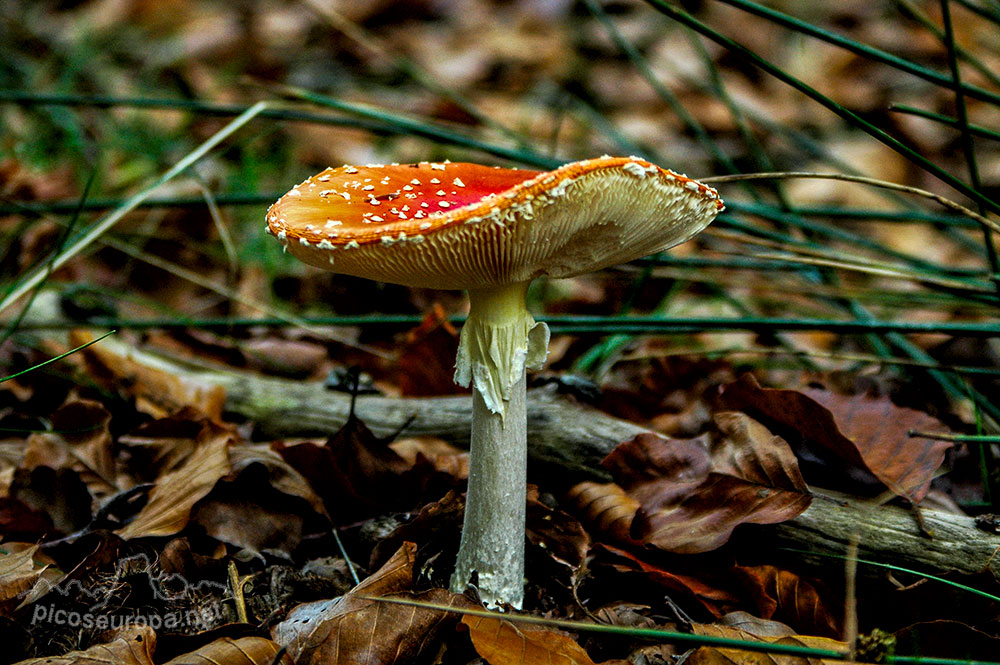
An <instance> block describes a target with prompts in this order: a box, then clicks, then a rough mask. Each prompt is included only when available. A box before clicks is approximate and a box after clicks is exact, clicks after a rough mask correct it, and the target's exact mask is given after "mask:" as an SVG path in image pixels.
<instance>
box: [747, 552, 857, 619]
mask: <svg viewBox="0 0 1000 665" xmlns="http://www.w3.org/2000/svg"><path fill="white" fill-rule="evenodd" d="M733 572H734V573H735V574H736V577H737V579H738V580H739V581H740V582H741V583H742V585H743V586H744V587H745V588H746V589H747V591H748V592H749V593H750V597H751V599H752V600H753V602H754V603H755V605H756V607H757V613H758V614H759V615H760V616H761V617H762V618H764V619H775V620H777V621H781V622H782V623H786V624H789V625H790V626H794V627H795V628H796V629H797V630H799V631H804V632H807V633H818V634H822V635H826V636H832V635H840V634H841V630H840V622H839V621H838V620H837V618H836V617H835V616H834V615H833V613H832V612H831V611H830V608H829V607H828V604H827V603H826V602H825V601H824V599H823V598H822V596H821V595H820V592H819V590H818V589H817V588H816V586H815V585H813V584H812V583H811V582H809V581H808V580H806V579H804V578H802V577H800V576H799V575H796V574H795V573H793V572H791V571H788V570H782V569H780V568H777V567H775V566H746V567H744V566H735V567H734V568H733Z"/></svg>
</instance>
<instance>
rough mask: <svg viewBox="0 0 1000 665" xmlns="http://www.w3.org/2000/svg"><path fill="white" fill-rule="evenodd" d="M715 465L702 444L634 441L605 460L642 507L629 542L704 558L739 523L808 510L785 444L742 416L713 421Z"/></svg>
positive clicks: (764, 521) (765, 521)
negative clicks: (699, 554) (718, 434)
mask: <svg viewBox="0 0 1000 665" xmlns="http://www.w3.org/2000/svg"><path fill="white" fill-rule="evenodd" d="M716 424H717V425H718V427H719V430H720V431H721V433H722V434H723V435H724V436H723V438H722V439H721V442H720V443H718V444H717V445H716V446H715V451H716V455H715V459H714V460H713V459H712V458H710V456H709V452H708V451H707V450H706V449H705V446H704V445H703V443H702V442H701V441H700V440H697V439H691V440H667V439H664V438H663V437H660V436H657V435H654V434H640V435H638V436H636V437H635V438H633V439H631V440H630V441H626V442H625V443H623V444H621V445H619V446H618V447H617V448H615V450H613V451H612V452H611V454H609V455H608V457H607V458H606V459H605V460H604V464H605V466H607V467H609V468H610V469H611V471H612V473H613V474H614V476H615V480H616V481H617V482H618V484H619V485H621V486H622V487H624V488H625V491H626V492H627V493H628V494H629V496H631V497H632V498H634V499H636V500H638V501H639V503H640V504H641V505H640V508H639V510H638V511H637V512H636V514H635V517H634V519H633V520H632V528H631V536H632V538H634V539H636V540H639V541H641V542H643V543H646V544H650V545H654V546H656V547H658V548H660V549H662V550H666V551H668V552H676V553H678V554H692V553H697V552H707V551H710V550H713V549H716V548H718V547H720V546H722V545H724V544H725V543H726V541H728V540H729V537H730V536H731V535H732V532H733V529H735V528H736V527H737V526H739V525H740V524H744V523H753V524H774V523H777V522H783V521H785V520H788V519H791V518H793V517H795V516H796V515H798V514H799V513H801V512H802V511H804V510H805V509H806V508H808V507H809V503H810V500H811V498H810V495H809V492H808V488H807V487H806V485H805V482H804V481H803V480H802V477H801V475H800V474H799V471H798V466H797V464H796V460H795V456H794V455H793V454H792V452H791V450H790V449H789V448H788V445H787V444H786V443H785V442H784V441H782V440H781V439H780V438H779V437H775V436H773V435H772V434H771V433H770V432H768V431H767V429H766V428H764V427H763V426H762V425H760V424H759V423H756V422H754V421H753V420H751V419H750V418H748V417H746V416H745V415H743V414H719V415H718V416H717V419H716Z"/></svg>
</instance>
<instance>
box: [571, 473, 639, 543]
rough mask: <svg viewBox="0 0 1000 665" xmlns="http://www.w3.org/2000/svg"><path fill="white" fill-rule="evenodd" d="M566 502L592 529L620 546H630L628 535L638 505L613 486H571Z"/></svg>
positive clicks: (583, 483) (590, 483) (601, 484)
mask: <svg viewBox="0 0 1000 665" xmlns="http://www.w3.org/2000/svg"><path fill="white" fill-rule="evenodd" d="M567 499H568V500H569V502H570V504H572V505H573V507H574V508H576V510H577V512H578V513H580V514H581V515H582V516H583V519H584V520H585V521H586V522H587V524H588V526H589V527H590V528H591V530H593V531H596V532H597V533H599V534H603V535H607V536H610V537H611V538H613V539H614V540H616V541H618V542H622V543H633V542H635V541H634V540H632V537H631V536H630V535H629V533H630V529H631V528H632V518H633V517H635V513H636V511H637V510H639V502H638V501H636V500H635V499H633V498H632V497H630V496H629V495H628V494H626V493H625V490H623V489H622V488H621V487H620V486H618V485H616V484H615V483H595V482H591V481H584V482H582V483H578V484H576V485H574V486H573V487H572V488H571V489H570V490H569V493H568V496H567Z"/></svg>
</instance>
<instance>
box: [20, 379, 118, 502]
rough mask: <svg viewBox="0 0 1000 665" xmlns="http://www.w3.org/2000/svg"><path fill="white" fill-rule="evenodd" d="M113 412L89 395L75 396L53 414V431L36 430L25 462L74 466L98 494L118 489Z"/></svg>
mask: <svg viewBox="0 0 1000 665" xmlns="http://www.w3.org/2000/svg"><path fill="white" fill-rule="evenodd" d="M110 422H111V413H110V412H108V410H107V409H106V408H104V405H102V404H101V403H100V402H95V401H93V400H89V399H78V398H71V399H69V400H68V401H67V402H66V403H65V404H63V405H62V406H60V407H59V408H58V409H57V410H56V411H55V412H54V413H53V414H52V429H53V430H54V431H52V432H43V433H36V434H32V435H31V436H29V437H28V445H27V447H26V449H25V454H24V466H25V467H26V468H29V469H33V468H35V467H36V466H49V467H52V468H53V469H61V468H72V469H74V470H75V471H77V472H78V473H79V474H80V475H81V477H82V478H83V480H84V481H85V482H86V483H87V486H88V487H89V488H90V490H91V493H92V494H94V495H95V496H101V495H102V494H108V493H111V492H114V491H115V490H117V489H118V488H117V486H116V485H115V464H114V459H113V457H112V441H111V431H110V428H109V423H110Z"/></svg>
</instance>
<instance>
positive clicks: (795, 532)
mask: <svg viewBox="0 0 1000 665" xmlns="http://www.w3.org/2000/svg"><path fill="white" fill-rule="evenodd" d="M102 345H105V346H108V347H112V348H116V349H117V351H116V352H117V353H121V354H125V355H128V356H129V357H130V358H131V359H132V360H133V361H136V362H139V363H141V364H145V365H149V366H154V367H157V368H159V369H161V370H163V371H167V372H170V373H173V374H176V375H180V376H184V377H185V380H198V381H203V382H205V383H206V384H210V385H218V386H222V387H223V388H224V389H225V391H226V400H225V405H226V410H227V411H228V412H230V413H233V414H237V415H239V416H241V417H244V418H247V419H249V420H252V421H253V422H254V423H255V424H256V426H257V427H258V428H259V431H260V432H261V433H262V434H263V435H265V436H270V437H274V436H285V437H293V436H314V435H327V434H330V433H332V432H334V431H336V430H337V429H338V428H339V427H341V426H342V425H343V424H344V422H345V421H346V420H347V416H348V413H349V411H350V402H351V398H350V396H349V395H347V394H345V393H342V392H336V391H332V390H327V389H324V388H323V387H322V386H321V385H319V384H316V383H308V382H302V381H291V380H287V379H277V378H271V377H264V376H257V375H253V374H249V373H244V372H237V371H232V370H229V369H216V368H206V367H203V366H193V365H190V364H187V363H181V362H178V361H176V360H169V359H166V358H163V357H161V356H158V355H153V354H149V353H145V352H142V351H139V350H136V349H134V348H131V347H126V346H124V345H121V344H120V343H118V342H117V341H113V340H110V339H109V340H106V341H105V342H102ZM108 350H111V349H108ZM356 410H357V414H358V416H359V417H360V418H361V419H362V420H363V421H364V422H365V424H366V425H367V426H368V427H369V428H371V429H372V430H373V431H374V432H375V433H376V434H378V435H388V434H391V433H393V432H395V431H397V430H398V429H399V428H400V426H402V425H403V424H404V423H406V422H407V421H408V420H409V421H410V424H409V425H408V426H407V429H406V432H407V434H408V435H410V436H434V437H439V438H442V439H445V440H447V441H449V442H451V443H454V444H456V445H460V446H465V447H467V446H468V441H469V429H470V425H471V413H472V402H471V398H470V397H469V396H458V397H437V398H419V399H418V398H390V397H382V396H368V395H364V396H359V397H358V399H357V405H356ZM527 410H528V455H529V459H530V466H533V467H535V468H536V470H537V469H539V468H542V469H546V473H548V472H549V471H551V470H558V473H559V474H560V476H562V477H565V478H568V479H572V480H604V481H606V480H608V479H609V477H608V474H607V472H605V471H604V470H603V469H602V468H601V466H600V461H601V460H602V459H603V458H604V457H605V456H606V455H607V454H608V453H609V452H610V451H611V450H612V449H613V448H614V447H615V446H617V445H618V444H619V443H620V442H622V441H625V440H627V439H629V438H631V437H633V436H635V435H636V434H639V433H641V432H645V431H647V430H646V429H644V428H642V427H640V426H638V425H635V424H633V423H630V422H627V421H624V420H619V419H617V418H613V417H611V416H609V415H607V414H605V413H602V412H600V411H598V410H596V409H594V408H592V407H589V406H585V405H582V404H578V403H576V402H574V401H572V400H571V399H569V398H566V397H563V396H560V395H558V394H557V393H556V392H555V391H554V390H552V389H536V390H531V391H529V393H528V407H527ZM411 419H412V420H411ZM530 466H529V468H530ZM921 514H922V517H923V521H924V527H925V529H926V530H927V532H928V533H930V534H932V536H928V535H927V533H925V532H924V531H923V530H921V528H920V525H919V524H918V522H917V519H916V517H915V516H914V514H913V513H912V512H910V511H908V510H906V509H904V508H901V507H898V506H892V505H874V504H872V503H869V502H867V501H865V500H863V499H859V498H856V497H850V496H841V497H837V498H836V499H832V500H831V499H824V498H817V499H816V500H814V501H813V502H812V505H811V506H810V507H809V508H808V509H807V510H806V511H805V512H804V513H802V514H801V515H799V516H798V517H796V518H795V519H793V520H790V521H789V522H785V523H783V524H778V525H774V526H770V527H757V528H760V529H767V530H770V532H771V533H772V534H773V537H774V543H775V544H776V545H781V546H787V547H791V548H794V549H799V550H806V551H809V552H814V553H817V554H821V555H827V554H832V555H837V556H841V555H843V554H844V552H845V551H846V549H847V544H848V542H849V541H850V539H851V537H852V534H854V533H857V534H858V536H859V538H860V551H859V556H860V558H867V559H874V560H877V561H881V562H884V563H891V564H895V565H900V566H904V567H912V568H915V569H917V570H920V571H922V572H926V573H931V574H938V575H940V574H942V573H945V572H950V571H954V572H958V573H963V574H974V573H979V572H983V571H990V572H992V573H993V574H994V575H997V574H1000V556H998V554H1000V535H996V534H992V533H987V532H985V531H982V530H980V529H978V528H976V525H975V520H974V519H973V518H971V517H968V516H964V515H955V514H951V513H945V512H939V511H934V510H922V511H921Z"/></svg>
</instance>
